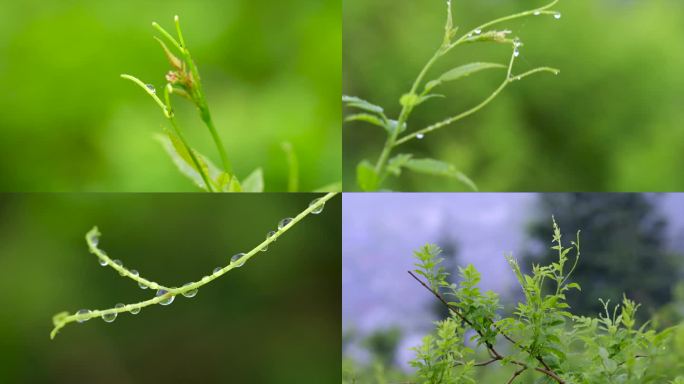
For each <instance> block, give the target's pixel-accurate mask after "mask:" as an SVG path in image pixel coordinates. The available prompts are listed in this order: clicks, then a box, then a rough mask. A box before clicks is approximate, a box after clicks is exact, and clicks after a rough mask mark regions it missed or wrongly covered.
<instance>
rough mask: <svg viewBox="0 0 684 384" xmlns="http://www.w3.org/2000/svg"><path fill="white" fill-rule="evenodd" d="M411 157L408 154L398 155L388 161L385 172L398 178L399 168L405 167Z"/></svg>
mask: <svg viewBox="0 0 684 384" xmlns="http://www.w3.org/2000/svg"><path fill="white" fill-rule="evenodd" d="M411 157H413V155H411V154H409V153H400V154H398V155H396V156H394V157H393V158H391V159H390V161H388V162H387V172H389V173H391V174H392V175H394V176H400V175H401V167H403V166H404V165H406V163H408V162H409V160H411Z"/></svg>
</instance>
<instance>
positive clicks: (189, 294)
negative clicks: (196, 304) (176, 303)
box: [183, 283, 197, 297]
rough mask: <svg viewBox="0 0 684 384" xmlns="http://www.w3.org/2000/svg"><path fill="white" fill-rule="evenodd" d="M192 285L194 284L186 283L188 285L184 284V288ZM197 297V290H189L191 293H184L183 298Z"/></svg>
mask: <svg viewBox="0 0 684 384" xmlns="http://www.w3.org/2000/svg"><path fill="white" fill-rule="evenodd" d="M190 284H192V283H186V284H184V285H183V286H184V287H187V286H188V285H190ZM195 295H197V288H195V289H191V290H189V291H187V292H183V296H185V297H195Z"/></svg>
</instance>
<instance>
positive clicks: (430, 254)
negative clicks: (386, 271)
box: [411, 220, 683, 384]
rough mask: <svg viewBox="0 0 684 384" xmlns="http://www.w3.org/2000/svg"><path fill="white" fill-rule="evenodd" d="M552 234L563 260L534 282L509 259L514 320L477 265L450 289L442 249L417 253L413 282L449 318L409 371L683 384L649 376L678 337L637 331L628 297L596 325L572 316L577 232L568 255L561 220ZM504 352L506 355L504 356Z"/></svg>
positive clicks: (446, 383)
mask: <svg viewBox="0 0 684 384" xmlns="http://www.w3.org/2000/svg"><path fill="white" fill-rule="evenodd" d="M553 229H554V231H553V233H554V234H553V240H552V247H551V249H552V250H554V251H556V252H557V253H558V260H557V261H556V262H554V263H551V264H550V265H545V266H541V265H534V266H533V268H532V272H531V274H526V273H524V272H523V271H521V269H520V267H519V265H518V263H517V262H516V261H515V260H514V259H513V258H512V257H507V260H508V262H509V264H510V266H511V268H512V270H513V272H514V274H515V276H516V278H517V281H518V283H519V285H520V286H521V288H522V292H523V296H524V299H523V300H522V301H521V302H519V303H518V304H517V306H516V308H515V310H514V311H513V314H512V315H511V316H502V315H501V313H500V310H501V306H500V305H499V300H498V295H497V294H495V293H493V292H485V293H482V292H481V291H480V289H479V288H478V283H479V281H480V275H479V273H478V272H477V270H476V269H475V268H474V267H473V266H472V265H468V266H467V267H465V268H460V270H459V271H460V273H459V274H460V281H459V283H458V284H453V283H448V282H447V281H446V277H447V275H448V274H447V272H446V271H444V269H443V268H442V267H441V266H440V262H441V258H440V257H439V254H440V250H439V248H438V247H437V246H435V245H426V246H424V247H423V248H421V249H420V250H418V251H417V252H416V253H415V257H416V259H417V260H418V262H417V263H416V267H417V268H418V269H417V270H415V271H414V272H415V274H414V273H411V275H412V276H413V277H414V278H416V279H417V280H418V281H419V282H420V283H421V284H422V285H423V286H424V287H425V288H427V289H428V290H430V291H431V292H432V293H433V295H434V296H435V297H437V298H438V299H439V300H440V301H442V303H443V304H444V305H446V306H448V308H449V310H450V313H451V316H450V317H449V318H447V319H446V320H443V321H439V322H437V323H436V331H435V335H434V336H433V335H429V336H427V337H425V338H424V340H423V344H422V345H421V346H419V347H417V348H415V352H416V358H415V359H414V360H413V361H412V362H411V364H412V365H413V366H414V367H416V368H417V369H418V370H417V373H416V374H417V376H418V378H419V380H420V382H421V383H430V384H455V383H472V382H475V381H474V379H473V375H474V373H473V372H474V370H475V368H477V367H481V368H485V367H487V366H490V365H494V364H499V365H502V366H512V367H514V368H515V371H514V372H513V374H512V376H511V377H510V378H509V380H508V381H507V383H512V382H514V381H515V380H516V378H517V377H518V376H520V375H521V374H522V373H523V372H525V371H534V372H536V373H537V374H538V375H539V377H538V379H537V381H536V382H539V383H554V382H555V383H567V384H570V383H573V384H601V383H622V384H637V383H640V384H641V383H664V382H669V383H681V382H682V381H683V378H681V377H678V378H674V377H672V376H673V375H668V372H663V371H658V370H653V369H650V367H651V366H652V364H653V362H654V361H656V359H658V358H659V357H662V356H663V355H664V354H666V353H667V351H666V349H667V345H668V343H669V341H670V336H671V333H672V331H673V329H672V328H668V329H665V330H663V331H660V332H658V331H656V330H655V329H653V328H652V327H651V326H650V324H649V323H645V324H643V325H641V326H639V327H637V324H636V320H635V313H636V311H637V309H638V307H639V306H638V305H637V304H636V303H634V302H633V301H631V300H629V299H627V298H626V297H625V298H624V300H623V302H622V304H621V305H617V306H615V307H613V308H612V310H611V309H610V307H609V303H607V302H606V303H604V308H605V313H604V314H600V315H598V317H582V316H575V315H573V314H572V313H571V312H570V307H569V305H568V304H567V302H566V294H567V293H570V292H571V291H573V290H575V291H580V286H579V285H578V284H576V283H573V282H570V281H569V279H570V277H571V275H572V272H573V271H574V269H575V267H576V266H577V263H578V261H579V255H580V244H579V232H578V233H577V238H576V239H575V241H572V242H571V245H570V246H569V247H564V246H563V243H562V239H561V232H560V229H559V227H558V225H557V224H556V222H555V220H554V222H553ZM571 254H572V255H573V256H574V257H572V258H571V257H570V256H571ZM417 275H421V276H423V277H424V278H425V279H426V280H427V282H423V280H421V279H420V278H418V277H417ZM466 335H472V337H470V338H468V337H466ZM503 343H505V345H502V344H503ZM504 348H505V352H501V351H504ZM482 350H484V351H486V353H487V354H488V355H489V356H490V359H489V360H487V361H484V362H476V361H475V356H476V355H477V352H481V351H482ZM668 380H674V381H668Z"/></svg>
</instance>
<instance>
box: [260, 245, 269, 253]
mask: <svg viewBox="0 0 684 384" xmlns="http://www.w3.org/2000/svg"><path fill="white" fill-rule="evenodd" d="M260 251H261V252H266V251H268V244H266V245H264V246H263V247H261V249H260Z"/></svg>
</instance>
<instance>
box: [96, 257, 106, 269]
mask: <svg viewBox="0 0 684 384" xmlns="http://www.w3.org/2000/svg"><path fill="white" fill-rule="evenodd" d="M97 262H98V263H100V265H101V266H103V267H106V266H107V264H109V263H108V262H107V260H106V259H105V258H103V257H98V258H97Z"/></svg>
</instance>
